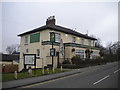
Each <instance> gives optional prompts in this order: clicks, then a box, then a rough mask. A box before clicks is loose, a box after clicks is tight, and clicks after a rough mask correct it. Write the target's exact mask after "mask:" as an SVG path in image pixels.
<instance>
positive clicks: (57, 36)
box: [55, 33, 60, 42]
mask: <svg viewBox="0 0 120 90" xmlns="http://www.w3.org/2000/svg"><path fill="white" fill-rule="evenodd" d="M55 42H60V33H55Z"/></svg>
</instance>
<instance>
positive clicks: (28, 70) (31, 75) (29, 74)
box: [28, 67, 32, 76]
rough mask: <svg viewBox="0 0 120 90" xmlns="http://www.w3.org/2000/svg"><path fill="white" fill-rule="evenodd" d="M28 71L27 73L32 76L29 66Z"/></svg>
mask: <svg viewBox="0 0 120 90" xmlns="http://www.w3.org/2000/svg"><path fill="white" fill-rule="evenodd" d="M28 73H29V75H30V76H32V69H31V67H30V68H29V70H28Z"/></svg>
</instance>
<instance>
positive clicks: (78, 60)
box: [71, 56, 83, 65]
mask: <svg viewBox="0 0 120 90" xmlns="http://www.w3.org/2000/svg"><path fill="white" fill-rule="evenodd" d="M71 61H72V64H76V65H79V64H81V63H83V60H82V59H81V58H80V56H73V57H72V59H71Z"/></svg>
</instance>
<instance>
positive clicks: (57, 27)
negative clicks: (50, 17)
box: [18, 25, 97, 40]
mask: <svg viewBox="0 0 120 90" xmlns="http://www.w3.org/2000/svg"><path fill="white" fill-rule="evenodd" d="M46 29H51V30H55V31H59V32H64V33H66V34H71V35H75V36H78V37H83V38H86V39H91V40H97V39H96V38H93V37H90V36H88V35H84V34H81V33H79V32H77V31H74V30H72V29H69V28H65V27H62V26H59V25H44V26H42V27H39V28H36V29H34V30H31V31H28V32H25V33H22V34H19V35H18V36H23V35H26V34H30V33H34V32H38V31H42V30H46Z"/></svg>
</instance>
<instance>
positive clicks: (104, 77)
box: [93, 75, 110, 85]
mask: <svg viewBox="0 0 120 90" xmlns="http://www.w3.org/2000/svg"><path fill="white" fill-rule="evenodd" d="M109 76H110V75H107V76H105V77H104V78H102V79H100V80H99V81H97V82H95V83H93V85H95V84H97V83H99V82H101V81H102V80H104V79H106V78H108V77H109Z"/></svg>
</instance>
